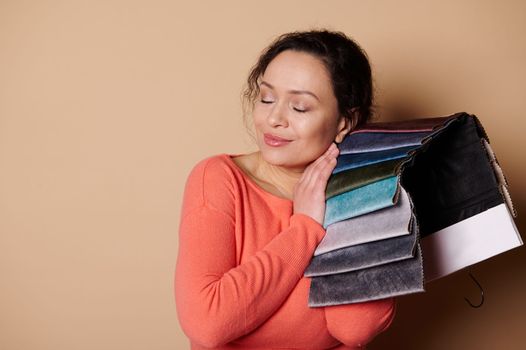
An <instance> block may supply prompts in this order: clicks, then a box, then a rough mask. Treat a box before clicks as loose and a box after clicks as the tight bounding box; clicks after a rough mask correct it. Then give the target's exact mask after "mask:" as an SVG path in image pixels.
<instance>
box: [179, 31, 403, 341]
mask: <svg viewBox="0 0 526 350" xmlns="http://www.w3.org/2000/svg"><path fill="white" fill-rule="evenodd" d="M244 97H245V101H246V102H247V104H248V105H249V106H250V110H251V112H252V116H253V121H254V129H255V135H256V143H257V146H258V148H259V150H258V151H257V152H253V153H250V154H225V153H223V154H218V155H214V156H211V157H208V158H206V159H204V160H201V161H200V162H199V163H198V164H197V165H196V166H195V167H194V168H193V169H192V171H191V173H190V175H189V177H188V179H187V182H186V187H185V193H184V198H183V206H182V212H181V222H180V231H179V255H178V259H177V264H176V271H175V298H176V307H177V312H178V318H179V321H180V324H181V327H182V329H183V331H184V332H185V334H186V335H187V336H188V337H189V338H190V342H191V348H192V349H208V348H212V349H255V348H259V349H283V348H287V349H356V348H363V347H365V345H366V344H367V343H368V342H370V341H371V340H372V339H373V338H374V337H375V336H376V335H377V334H379V333H380V332H382V331H384V330H385V329H387V328H388V327H389V325H390V324H391V322H392V320H393V317H394V314H395V300H394V299H393V298H389V299H384V300H378V301H373V302H365V303H357V304H349V305H336V306H330V307H323V308H310V307H308V305H307V304H308V302H307V300H308V293H309V286H310V279H309V278H305V277H303V272H304V270H305V268H306V267H307V265H308V264H309V262H310V259H311V258H312V256H313V253H314V250H315V248H316V247H317V245H318V244H319V243H320V241H321V239H322V238H323V236H324V235H325V233H326V232H325V230H324V229H323V226H322V224H323V219H324V215H325V188H326V185H327V180H328V178H329V176H330V175H331V172H332V170H333V169H334V167H335V165H336V157H337V155H338V148H337V147H336V143H339V142H341V141H342V139H343V138H344V136H345V135H346V134H347V133H349V131H351V130H352V129H353V128H354V127H356V126H357V125H359V124H360V123H363V122H365V121H367V120H368V119H369V118H370V115H371V104H372V81H371V69H370V66H369V63H368V60H367V56H366V55H365V53H364V52H363V51H362V50H361V48H360V47H359V46H358V45H357V44H356V43H354V42H353V41H352V40H351V39H349V38H348V37H346V36H345V35H344V34H343V33H340V32H332V31H326V30H312V31H306V32H293V33H288V34H283V35H281V36H280V37H278V38H277V39H276V40H275V41H274V42H273V43H272V44H271V45H270V46H269V47H268V48H267V49H266V50H265V51H264V52H263V54H262V55H261V57H260V58H259V60H258V62H257V64H256V65H255V66H254V67H253V68H252V71H251V73H250V75H249V78H248V85H247V89H246V91H245V93H244Z"/></svg>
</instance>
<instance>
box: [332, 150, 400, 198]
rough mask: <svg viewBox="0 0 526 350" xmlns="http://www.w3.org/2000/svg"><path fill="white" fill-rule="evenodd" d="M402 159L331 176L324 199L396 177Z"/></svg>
mask: <svg viewBox="0 0 526 350" xmlns="http://www.w3.org/2000/svg"><path fill="white" fill-rule="evenodd" d="M401 162H402V158H399V159H391V160H387V161H384V162H380V163H375V164H371V165H369V166H364V167H360V168H353V169H349V170H345V171H342V172H339V173H337V174H334V175H332V176H331V177H330V178H329V181H328V182H327V188H326V189H325V198H326V199H329V198H331V197H334V196H336V195H338V194H341V193H344V192H347V191H350V190H353V189H355V188H358V187H362V186H365V185H368V184H370V183H373V182H376V181H379V180H382V179H385V178H387V177H390V176H395V175H397V171H398V167H399V165H400V163H401Z"/></svg>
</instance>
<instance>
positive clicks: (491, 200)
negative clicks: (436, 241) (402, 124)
mask: <svg viewBox="0 0 526 350" xmlns="http://www.w3.org/2000/svg"><path fill="white" fill-rule="evenodd" d="M483 136H484V132H483V131H482V130H480V129H479V128H478V125H477V122H476V120H475V118H473V117H470V116H468V115H465V116H461V117H459V118H458V119H456V120H455V122H454V123H451V124H450V125H449V126H448V127H447V129H446V130H443V131H442V132H440V133H438V134H437V135H436V136H434V137H433V141H432V142H429V145H428V147H426V149H425V151H420V150H419V151H417V152H415V154H414V156H413V157H412V160H411V163H407V164H403V165H402V167H403V172H402V175H401V183H402V184H403V185H404V188H406V189H407V191H408V192H409V193H410V194H411V197H412V199H413V203H414V205H415V212H416V215H417V217H418V220H419V225H420V232H421V236H422V237H425V236H426V235H428V234H431V233H433V232H436V231H438V230H441V229H443V228H445V227H447V226H450V225H453V224H455V223H457V222H459V221H462V220H464V219H467V218H469V217H470V216H472V215H476V214H478V213H480V212H482V211H485V210H487V209H489V208H492V207H494V206H496V205H499V204H501V203H503V202H504V198H503V196H502V194H501V191H500V189H499V185H498V182H497V178H496V176H495V173H494V170H493V167H492V165H491V162H490V161H489V158H488V155H487V153H486V148H485V147H484V145H483V143H482V141H481V137H483Z"/></svg>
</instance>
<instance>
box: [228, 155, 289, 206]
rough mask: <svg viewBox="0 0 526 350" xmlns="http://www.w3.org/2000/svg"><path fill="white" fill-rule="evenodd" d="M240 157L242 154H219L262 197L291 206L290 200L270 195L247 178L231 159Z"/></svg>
mask: <svg viewBox="0 0 526 350" xmlns="http://www.w3.org/2000/svg"><path fill="white" fill-rule="evenodd" d="M241 155H243V154H241V153H222V154H221V156H222V157H223V158H226V159H227V160H228V162H229V163H230V164H231V165H232V167H233V168H235V169H236V171H237V172H239V173H240V174H241V176H243V178H244V179H245V180H246V182H248V183H249V184H250V185H251V186H252V187H253V188H254V189H255V190H256V191H258V192H259V193H261V194H263V195H265V196H267V197H269V198H272V199H273V200H274V201H276V202H282V203H283V204H286V205H289V206H290V205H292V204H293V201H292V200H291V199H288V198H283V197H280V196H277V195H275V194H274V193H271V192H269V191H267V190H265V189H264V188H263V187H261V186H260V185H259V184H257V183H256V182H255V181H254V180H253V179H252V178H251V177H250V176H248V174H247V173H246V172H245V171H244V170H243V169H241V168H240V167H239V166H238V165H237V164H236V162H234V160H233V159H232V157H237V156H241Z"/></svg>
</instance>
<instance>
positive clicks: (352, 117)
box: [334, 107, 358, 143]
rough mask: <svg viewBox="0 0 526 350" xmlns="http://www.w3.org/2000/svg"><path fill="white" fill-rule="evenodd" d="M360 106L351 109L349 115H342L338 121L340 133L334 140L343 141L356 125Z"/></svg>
mask: <svg viewBox="0 0 526 350" xmlns="http://www.w3.org/2000/svg"><path fill="white" fill-rule="evenodd" d="M357 109H358V107H354V108H352V109H351V111H350V113H349V116H344V115H342V114H341V115H340V117H339V118H340V119H339V121H338V133H337V134H336V137H335V139H334V142H336V143H340V142H342V141H343V139H344V138H345V136H346V135H347V134H348V133H349V132H350V131H351V130H353V129H354V128H355V127H356V123H357V121H358V116H357V115H356V113H357Z"/></svg>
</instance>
